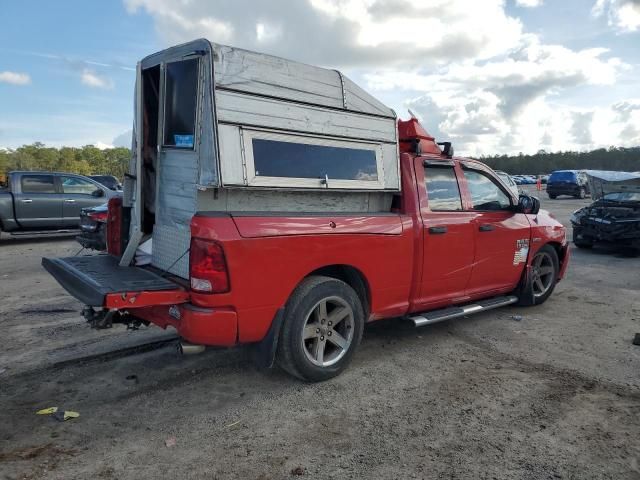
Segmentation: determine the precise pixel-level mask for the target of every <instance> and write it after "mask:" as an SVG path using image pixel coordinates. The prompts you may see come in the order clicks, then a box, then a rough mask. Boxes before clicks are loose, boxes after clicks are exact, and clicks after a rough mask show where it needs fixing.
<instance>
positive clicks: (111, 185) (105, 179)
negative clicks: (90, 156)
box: [89, 175, 122, 192]
mask: <svg viewBox="0 0 640 480" xmlns="http://www.w3.org/2000/svg"><path fill="white" fill-rule="evenodd" d="M89 178H91V179H93V180H95V181H96V182H98V183H101V184H102V185H104V186H105V187H107V188H108V189H109V190H113V191H116V192H121V191H122V184H121V183H120V180H118V179H117V178H116V177H114V176H113V175H89Z"/></svg>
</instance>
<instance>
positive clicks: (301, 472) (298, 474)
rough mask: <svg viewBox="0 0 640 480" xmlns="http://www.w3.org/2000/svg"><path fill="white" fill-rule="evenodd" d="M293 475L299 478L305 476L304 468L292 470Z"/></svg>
mask: <svg viewBox="0 0 640 480" xmlns="http://www.w3.org/2000/svg"><path fill="white" fill-rule="evenodd" d="M291 475H297V476H300V475H304V468H302V467H296V468H294V469H292V470H291Z"/></svg>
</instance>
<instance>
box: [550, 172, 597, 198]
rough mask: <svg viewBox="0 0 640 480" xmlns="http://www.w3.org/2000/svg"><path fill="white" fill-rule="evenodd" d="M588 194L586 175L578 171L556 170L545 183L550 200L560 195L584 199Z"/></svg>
mask: <svg viewBox="0 0 640 480" xmlns="http://www.w3.org/2000/svg"><path fill="white" fill-rule="evenodd" d="M588 194H589V181H588V178H587V174H586V173H585V172H582V171H578V170H556V171H554V172H551V176H550V177H549V180H548V182H547V195H549V198H551V199H552V200H553V199H554V198H557V197H559V196H560V195H569V196H571V197H575V198H585V197H586V196H587V195H588Z"/></svg>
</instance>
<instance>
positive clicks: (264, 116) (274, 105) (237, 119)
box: [216, 91, 396, 143]
mask: <svg viewBox="0 0 640 480" xmlns="http://www.w3.org/2000/svg"><path fill="white" fill-rule="evenodd" d="M216 111H217V114H218V122H224V123H234V124H238V125H246V126H254V127H265V128H275V129H280V130H288V131H297V132H304V133H314V134H318V135H331V136H336V137H348V138H353V139H362V140H374V141H381V142H389V143H395V142H396V121H395V119H391V118H382V117H374V116H368V115H363V114H357V113H353V112H348V111H338V110H331V109H328V108H323V107H318V106H310V105H301V104H298V103H292V102H284V101H281V100H275V99H272V98H265V97H257V96H252V95H244V94H241V93H237V92H228V91H217V92H216Z"/></svg>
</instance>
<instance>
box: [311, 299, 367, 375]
mask: <svg viewBox="0 0 640 480" xmlns="http://www.w3.org/2000/svg"><path fill="white" fill-rule="evenodd" d="M354 325H355V323H354V318H353V310H352V309H351V307H350V306H349V304H348V303H347V302H345V301H344V300H343V299H342V298H340V297H327V298H323V299H322V300H320V301H319V302H318V303H317V304H316V305H315V306H314V307H313V308H312V309H311V310H310V311H309V313H308V314H307V316H306V318H305V323H304V328H303V330H302V332H303V335H302V348H303V350H304V353H305V355H306V356H307V358H308V359H309V361H310V362H311V363H313V364H314V365H317V366H319V367H328V366H330V365H333V364H334V363H336V362H338V361H339V360H340V359H341V358H342V357H344V356H345V354H346V353H347V351H348V350H349V347H350V346H351V342H352V341H353V332H354Z"/></svg>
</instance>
